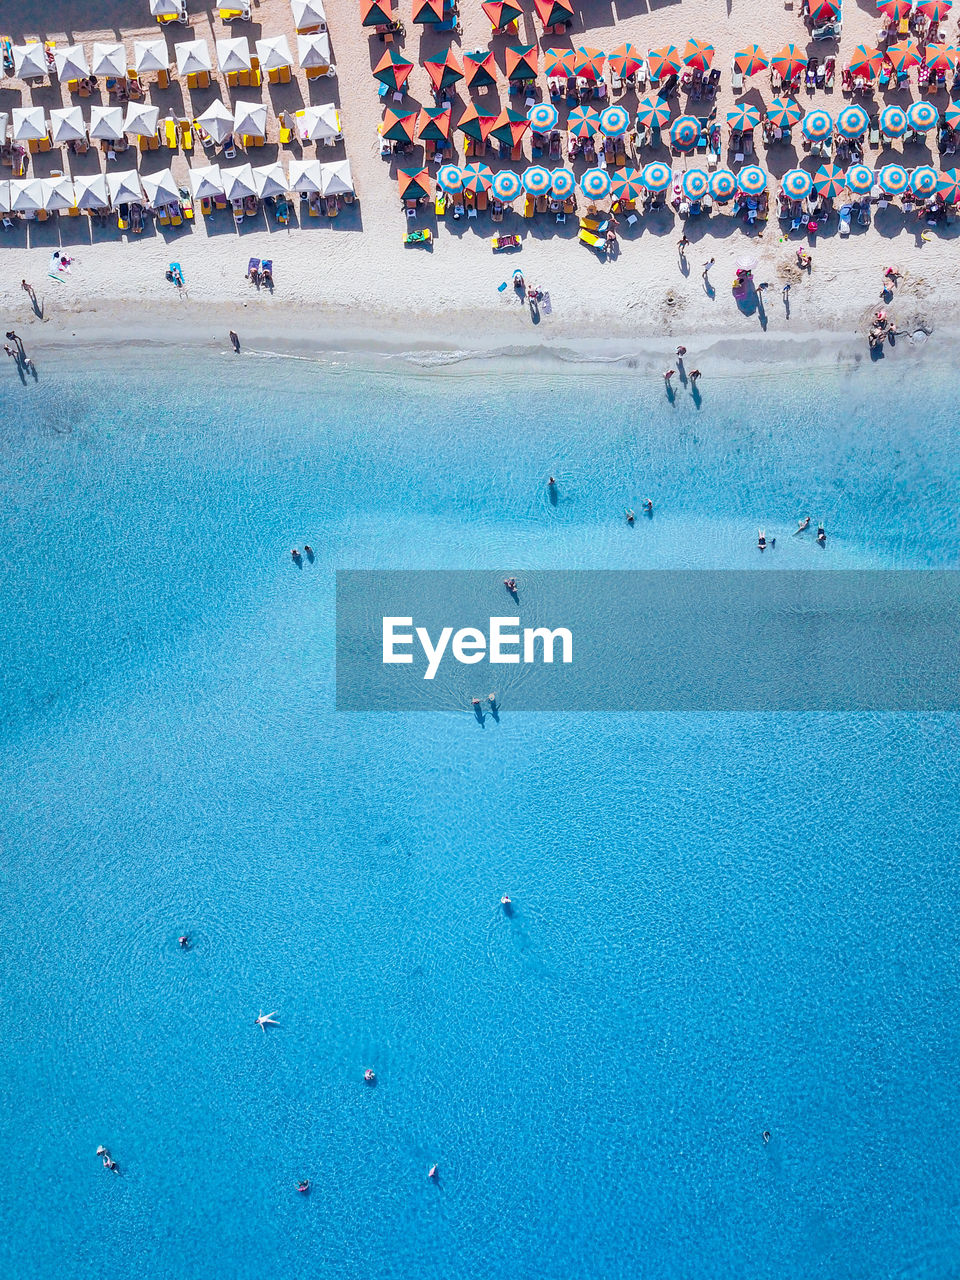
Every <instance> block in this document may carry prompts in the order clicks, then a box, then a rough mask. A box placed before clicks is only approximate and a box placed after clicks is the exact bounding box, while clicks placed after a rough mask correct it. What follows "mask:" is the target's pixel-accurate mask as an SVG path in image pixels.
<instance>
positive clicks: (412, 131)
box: [380, 108, 420, 142]
mask: <svg viewBox="0 0 960 1280" xmlns="http://www.w3.org/2000/svg"><path fill="white" fill-rule="evenodd" d="M419 115H420V112H419V111H409V112H405V113H404V114H403V115H402V116H401V115H397V113H396V111H391V110H390V109H389V108H388V109H387V110H386V111H384V113H383V123H382V125H381V126H380V136H381V138H386V139H387V141H388V142H413V139H414V136H415V135H416V132H417V119H418V118H419Z"/></svg>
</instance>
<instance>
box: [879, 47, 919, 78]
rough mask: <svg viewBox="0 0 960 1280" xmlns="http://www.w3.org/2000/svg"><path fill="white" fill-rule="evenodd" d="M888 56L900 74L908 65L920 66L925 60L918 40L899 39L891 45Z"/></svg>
mask: <svg viewBox="0 0 960 1280" xmlns="http://www.w3.org/2000/svg"><path fill="white" fill-rule="evenodd" d="M887 58H888V59H889V61H890V63H891V64H892V66H893V69H894V71H896V72H897V74H898V75H899V74H900V72H901V71H906V69H907V68H908V67H918V66H919V65H920V63H921V62H922V61H923V59H922V58H921V57H920V47H919V45H918V44H917V42H916V40H899V41H898V42H897V43H896V44H891V45H889V46H888V47H887Z"/></svg>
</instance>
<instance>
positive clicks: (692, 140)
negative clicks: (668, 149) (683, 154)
mask: <svg viewBox="0 0 960 1280" xmlns="http://www.w3.org/2000/svg"><path fill="white" fill-rule="evenodd" d="M699 137H700V121H699V120H698V119H697V117H696V116H677V118H676V120H674V122H673V124H672V125H671V126H670V141H671V142H672V143H673V145H674V146H675V147H676V148H677V149H678V150H680V151H692V150H693V148H694V147H695V146H696V145H697V141H698V140H699Z"/></svg>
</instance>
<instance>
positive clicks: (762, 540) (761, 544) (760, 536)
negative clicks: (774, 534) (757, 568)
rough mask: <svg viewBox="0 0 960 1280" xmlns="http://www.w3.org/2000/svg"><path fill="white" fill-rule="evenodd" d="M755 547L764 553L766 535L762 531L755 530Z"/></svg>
mask: <svg viewBox="0 0 960 1280" xmlns="http://www.w3.org/2000/svg"><path fill="white" fill-rule="evenodd" d="M757 546H758V547H759V548H760V550H761V551H766V549H767V535H766V534H765V533H764V532H763V530H762V529H758V530H757Z"/></svg>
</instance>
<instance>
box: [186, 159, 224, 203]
mask: <svg viewBox="0 0 960 1280" xmlns="http://www.w3.org/2000/svg"><path fill="white" fill-rule="evenodd" d="M190 189H191V191H192V192H193V198H194V200H212V199H213V198H214V196H222V195H223V178H221V176H220V166H219V165H218V164H210V165H206V166H205V167H204V168H202V169H191V170H190Z"/></svg>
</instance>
